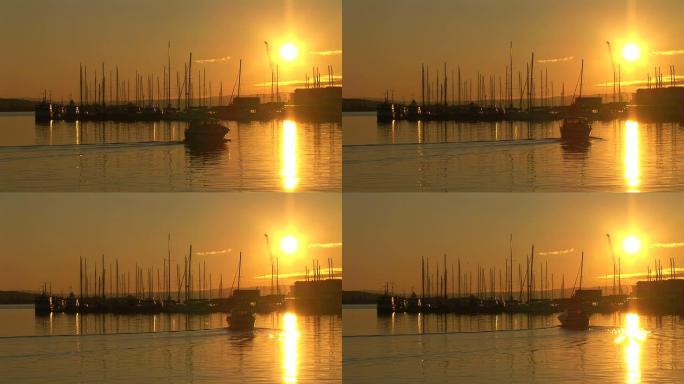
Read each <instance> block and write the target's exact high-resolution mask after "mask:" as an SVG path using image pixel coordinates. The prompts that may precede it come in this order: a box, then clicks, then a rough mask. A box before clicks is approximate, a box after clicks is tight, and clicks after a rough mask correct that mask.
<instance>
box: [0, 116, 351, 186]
mask: <svg viewBox="0 0 684 384" xmlns="http://www.w3.org/2000/svg"><path fill="white" fill-rule="evenodd" d="M223 123H224V124H225V125H226V126H227V127H228V128H230V132H229V133H228V135H227V136H226V138H227V139H229V140H230V141H228V142H226V143H225V144H224V145H222V146H219V147H216V148H210V149H207V148H195V147H192V146H187V145H185V144H183V143H182V140H183V139H184V137H183V134H184V131H185V128H186V127H187V123H185V122H176V121H161V122H125V123H123V122H110V121H107V122H97V121H88V122H67V121H53V122H48V123H36V122H35V120H34V115H33V113H0V189H1V190H3V191H64V192H72V191H135V192H150V191H160V192H167V191H286V192H298V191H339V190H340V188H341V169H342V167H341V160H342V153H341V150H342V148H341V142H342V130H341V127H340V124H339V123H329V122H326V123H310V122H297V121H290V120H285V121H278V120H273V121H268V122H246V123H238V122H232V121H231V122H229V121H224V122H223Z"/></svg>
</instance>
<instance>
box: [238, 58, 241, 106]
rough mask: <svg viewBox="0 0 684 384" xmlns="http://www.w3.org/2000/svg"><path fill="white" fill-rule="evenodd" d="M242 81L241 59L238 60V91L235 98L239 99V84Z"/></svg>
mask: <svg viewBox="0 0 684 384" xmlns="http://www.w3.org/2000/svg"><path fill="white" fill-rule="evenodd" d="M241 80H242V59H240V66H239V67H238V89H237V97H238V98H240V82H241Z"/></svg>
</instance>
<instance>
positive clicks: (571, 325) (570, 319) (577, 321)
mask: <svg viewBox="0 0 684 384" xmlns="http://www.w3.org/2000/svg"><path fill="white" fill-rule="evenodd" d="M558 320H559V321H560V323H561V328H565V329H571V330H576V331H584V330H586V329H589V316H587V315H585V314H581V315H568V314H567V313H563V314H561V315H560V316H558Z"/></svg>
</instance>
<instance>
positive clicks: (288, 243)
mask: <svg viewBox="0 0 684 384" xmlns="http://www.w3.org/2000/svg"><path fill="white" fill-rule="evenodd" d="M280 249H281V250H282V251H283V252H284V253H285V254H287V255H290V254H293V253H295V252H297V249H299V240H297V238H296V237H294V236H292V235H287V236H285V237H283V238H282V239H281V240H280Z"/></svg>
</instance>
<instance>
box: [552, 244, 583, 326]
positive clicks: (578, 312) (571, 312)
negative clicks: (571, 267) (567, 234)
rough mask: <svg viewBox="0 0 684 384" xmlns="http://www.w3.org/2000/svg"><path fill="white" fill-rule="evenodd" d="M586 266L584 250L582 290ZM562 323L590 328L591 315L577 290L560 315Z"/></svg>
mask: <svg viewBox="0 0 684 384" xmlns="http://www.w3.org/2000/svg"><path fill="white" fill-rule="evenodd" d="M583 268H584V252H582V261H581V262H580V284H579V291H581V290H582V270H583ZM558 320H559V321H560V323H561V328H565V329H572V330H578V331H583V330H586V329H589V315H587V313H586V312H585V311H584V309H582V302H581V301H580V299H579V297H578V296H577V291H575V293H574V294H573V295H572V297H571V298H570V302H569V303H568V307H567V308H566V309H565V312H563V313H561V314H560V315H559V316H558Z"/></svg>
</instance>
